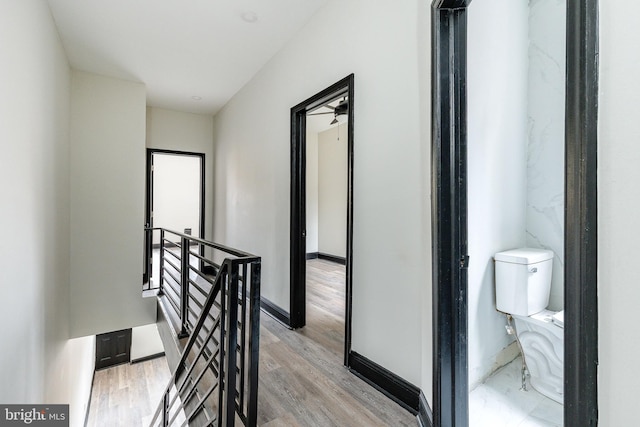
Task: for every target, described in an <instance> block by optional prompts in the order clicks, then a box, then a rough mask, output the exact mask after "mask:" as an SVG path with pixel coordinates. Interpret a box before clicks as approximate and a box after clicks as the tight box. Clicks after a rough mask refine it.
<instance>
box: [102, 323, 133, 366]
mask: <svg viewBox="0 0 640 427" xmlns="http://www.w3.org/2000/svg"><path fill="white" fill-rule="evenodd" d="M130 360H131V329H123V330H121V331H115V332H108V333H106V334H100V335H96V370H98V369H103V368H108V367H109V366H113V365H119V364H120V363H127V362H129V361H130Z"/></svg>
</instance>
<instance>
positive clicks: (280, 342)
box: [88, 260, 417, 427]
mask: <svg viewBox="0 0 640 427" xmlns="http://www.w3.org/2000/svg"><path fill="white" fill-rule="evenodd" d="M344 300H345V298H344V266H342V265H339V264H335V263H332V262H328V261H323V260H310V261H308V262H307V316H308V319H307V321H308V322H307V323H308V325H307V327H305V328H303V329H301V330H297V331H290V330H288V329H287V328H286V327H284V326H283V325H281V324H280V323H279V322H277V321H276V320H274V319H273V318H271V317H270V316H268V315H266V314H265V313H264V312H263V313H261V328H260V371H259V372H260V375H259V376H260V383H259V389H258V390H259V391H258V393H259V395H258V396H259V399H258V424H259V425H260V426H264V427H275V426H288V427H314V426H317V427H328V426H336V427H356V426H362V427H365V426H366V427H371V426H380V427H383V426H384V427H386V426H398V427H400V426H415V425H417V421H416V418H415V416H413V415H412V414H410V413H409V412H407V411H406V410H405V409H403V408H402V407H400V406H399V405H398V404H396V403H395V402H393V401H391V400H390V399H389V398H387V397H386V396H384V395H383V394H382V393H380V392H379V391H378V390H376V389H374V388H373V387H371V386H370V385H368V384H367V383H365V382H364V381H362V380H361V379H360V378H358V377H357V376H355V375H354V374H352V373H350V372H349V371H348V370H347V369H346V368H345V367H344V366H343V364H342V359H343V351H344V350H343V337H344ZM100 378H106V381H102V380H99V379H100ZM168 380H169V372H168V370H167V369H166V362H165V358H160V359H154V360H152V361H148V362H142V363H138V364H134V365H129V364H127V365H120V366H116V367H113V368H109V369H105V370H103V371H98V372H96V379H95V383H94V389H93V397H92V402H91V414H90V417H89V421H90V422H89V424H88V425H89V426H93V427H102V426H104V427H107V426H109V427H116V426H123V427H132V426H144V427H146V425H147V424H146V422H147V421H148V420H149V415H151V414H152V413H153V411H155V407H156V405H157V402H159V399H160V398H159V392H158V391H151V393H157V394H158V395H157V397H152V399H149V398H148V392H147V390H152V388H153V390H162V389H164V387H165V386H166V384H167V381H168ZM102 384H107V386H104V385H102ZM109 385H110V386H109ZM148 400H150V402H148ZM96 408H99V409H98V412H97V413H94V411H95V410H96Z"/></svg>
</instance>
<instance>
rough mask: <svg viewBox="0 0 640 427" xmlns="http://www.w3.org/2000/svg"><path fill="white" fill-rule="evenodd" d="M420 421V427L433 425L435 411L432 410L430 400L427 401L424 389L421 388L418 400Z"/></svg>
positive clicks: (431, 426)
mask: <svg viewBox="0 0 640 427" xmlns="http://www.w3.org/2000/svg"><path fill="white" fill-rule="evenodd" d="M418 423H419V424H420V427H433V412H431V406H429V402H427V398H426V396H425V395H424V393H423V392H422V390H420V399H419V402H418Z"/></svg>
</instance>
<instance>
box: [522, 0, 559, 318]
mask: <svg viewBox="0 0 640 427" xmlns="http://www.w3.org/2000/svg"><path fill="white" fill-rule="evenodd" d="M565 21H566V4H565V1H564V0H532V1H530V2H529V93H528V99H529V103H528V110H529V114H528V122H529V149H528V155H527V242H526V244H527V246H529V247H534V248H547V249H551V250H553V252H554V254H555V257H554V259H553V274H552V278H551V295H550V297H549V309H551V310H556V311H558V310H562V309H563V308H564V285H563V283H564V97H565V90H564V88H565V50H566V49H565V45H566V43H565V38H566V34H565V26H566V23H565Z"/></svg>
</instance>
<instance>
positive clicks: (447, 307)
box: [431, 0, 598, 427]
mask: <svg viewBox="0 0 640 427" xmlns="http://www.w3.org/2000/svg"><path fill="white" fill-rule="evenodd" d="M470 2H471V0H434V1H433V3H432V90H433V93H432V183H431V184H432V221H433V223H432V233H433V241H432V244H433V260H432V262H433V378H434V380H433V424H434V425H435V426H438V427H440V426H442V427H449V426H455V427H466V426H468V423H469V415H468V394H469V390H468V366H467V318H466V316H467V267H468V260H469V258H468V254H467V247H466V245H467V239H466V235H467V223H466V216H467V201H466V166H467V161H466V144H467V134H466V132H467V130H466V42H467V35H466V22H467V15H466V14H467V6H468V5H469V3H470ZM566 48H567V55H566V58H567V63H566V67H567V68H566V106H565V272H564V276H565V277H564V280H565V311H566V316H567V318H568V319H569V320H568V321H567V323H566V324H565V329H564V334H565V342H564V347H565V348H564V357H565V363H564V370H565V371H564V389H565V402H564V420H565V421H564V422H565V425H566V426H569V427H584V426H596V425H597V423H598V390H597V373H598V372H597V365H598V296H597V261H598V260H597V145H598V140H597V119H598V110H597V101H598V0H577V1H572V2H567V33H566Z"/></svg>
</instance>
